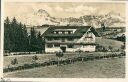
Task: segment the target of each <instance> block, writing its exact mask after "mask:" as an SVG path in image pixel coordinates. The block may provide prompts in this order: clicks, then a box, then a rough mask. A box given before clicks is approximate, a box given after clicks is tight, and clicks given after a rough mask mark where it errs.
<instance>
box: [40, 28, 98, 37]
mask: <svg viewBox="0 0 128 82" xmlns="http://www.w3.org/2000/svg"><path fill="white" fill-rule="evenodd" d="M89 28H91V26H51V27H49V28H48V29H47V30H46V31H45V32H44V34H43V35H42V36H43V37H82V35H83V34H84V33H86V32H87V30H88V29H89ZM56 29H64V30H65V29H76V31H75V32H74V33H73V34H54V33H53V32H54V30H56ZM91 30H92V31H93V32H94V31H95V29H94V28H91ZM94 33H95V34H96V35H98V33H97V32H96V31H95V32H94Z"/></svg>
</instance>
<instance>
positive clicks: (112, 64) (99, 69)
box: [4, 58, 125, 78]
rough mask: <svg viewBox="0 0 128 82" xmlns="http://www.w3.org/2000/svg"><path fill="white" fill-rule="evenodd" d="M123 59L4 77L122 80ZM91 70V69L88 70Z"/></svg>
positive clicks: (6, 74)
mask: <svg viewBox="0 0 128 82" xmlns="http://www.w3.org/2000/svg"><path fill="white" fill-rule="evenodd" d="M124 60H125V59H124V58H115V59H103V60H94V61H87V62H83V63H82V62H76V63H75V64H69V65H63V66H49V67H40V68H34V69H29V70H22V71H19V72H12V73H11V72H10V73H5V74H4V77H20V78H22V77H25V78H27V77H34V78H45V77H46V78H47V77H50V78H51V77H52V78H60V77H61V78H80V77H81V78H124V77H125V64H124V63H125V62H124ZM90 68H91V69H90Z"/></svg>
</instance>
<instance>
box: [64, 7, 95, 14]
mask: <svg viewBox="0 0 128 82" xmlns="http://www.w3.org/2000/svg"><path fill="white" fill-rule="evenodd" d="M65 11H66V12H69V13H83V14H91V13H94V12H95V11H96V8H94V7H91V6H84V5H79V6H76V7H70V8H67V9H65Z"/></svg>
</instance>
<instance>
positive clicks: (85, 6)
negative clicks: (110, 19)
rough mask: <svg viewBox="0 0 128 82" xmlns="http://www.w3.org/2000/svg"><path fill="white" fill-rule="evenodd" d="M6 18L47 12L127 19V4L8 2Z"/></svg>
mask: <svg viewBox="0 0 128 82" xmlns="http://www.w3.org/2000/svg"><path fill="white" fill-rule="evenodd" d="M4 6H5V7H4V8H5V12H4V13H5V17H6V16H9V17H14V16H15V17H16V16H20V15H21V16H22V15H23V14H24V15H25V14H29V13H34V12H37V11H38V10H39V9H43V10H46V11H47V12H48V13H49V14H50V15H51V16H52V17H58V18H65V17H76V18H77V17H80V16H82V15H90V14H107V13H109V12H113V13H118V14H120V15H121V16H123V17H125V3H105V2H102V3H101V2H100V3H98V2H97V3H96V2H95V3H94V2H93V3H87V2H51V3H50V2H49V3H48V2H6V3H5V5H4Z"/></svg>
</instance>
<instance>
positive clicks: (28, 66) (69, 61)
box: [3, 53, 126, 73]
mask: <svg viewBox="0 0 128 82" xmlns="http://www.w3.org/2000/svg"><path fill="white" fill-rule="evenodd" d="M125 55H126V54H125V53H119V54H109V55H103V56H95V55H87V56H84V57H82V56H80V57H73V58H67V59H64V60H49V61H46V62H42V63H37V62H34V63H32V64H24V65H23V66H17V67H8V68H4V70H3V72H4V73H5V72H13V71H17V70H25V69H31V68H35V67H41V66H42V67H45V66H52V65H57V66H58V65H67V64H73V63H75V62H78V61H82V62H84V61H89V60H94V59H97V60H98V59H103V58H113V57H122V56H125Z"/></svg>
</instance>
